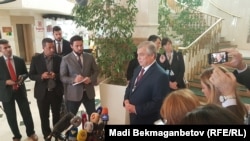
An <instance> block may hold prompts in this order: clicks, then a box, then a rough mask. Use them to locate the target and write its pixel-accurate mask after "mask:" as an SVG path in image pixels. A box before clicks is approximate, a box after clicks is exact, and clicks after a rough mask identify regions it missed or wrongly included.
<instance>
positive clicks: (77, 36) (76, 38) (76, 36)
mask: <svg viewBox="0 0 250 141" xmlns="http://www.w3.org/2000/svg"><path fill="white" fill-rule="evenodd" d="M74 41H83V39H82V37H81V36H79V35H74V36H73V37H71V38H70V41H69V42H70V44H71V45H73V43H74Z"/></svg>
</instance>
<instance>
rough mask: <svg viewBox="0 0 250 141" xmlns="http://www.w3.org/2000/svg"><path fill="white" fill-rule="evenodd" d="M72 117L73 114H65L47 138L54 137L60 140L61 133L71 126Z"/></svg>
mask: <svg viewBox="0 0 250 141" xmlns="http://www.w3.org/2000/svg"><path fill="white" fill-rule="evenodd" d="M73 117H74V114H72V113H67V114H65V115H64V116H63V117H62V118H61V119H60V120H59V121H58V122H57V123H56V124H55V126H54V128H53V131H52V132H51V134H50V135H49V136H48V138H51V136H54V137H55V138H62V134H61V133H62V132H63V131H64V130H65V129H67V128H68V127H69V126H70V125H71V119H72V118H73Z"/></svg>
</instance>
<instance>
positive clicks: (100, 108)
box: [96, 106, 102, 115]
mask: <svg viewBox="0 0 250 141" xmlns="http://www.w3.org/2000/svg"><path fill="white" fill-rule="evenodd" d="M96 112H97V113H98V114H99V115H101V113H102V106H99V107H98V108H97V109H96Z"/></svg>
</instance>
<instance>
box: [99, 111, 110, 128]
mask: <svg viewBox="0 0 250 141" xmlns="http://www.w3.org/2000/svg"><path fill="white" fill-rule="evenodd" d="M101 119H102V121H103V123H104V125H107V123H108V121H109V115H108V108H107V107H103V108H102V114H101Z"/></svg>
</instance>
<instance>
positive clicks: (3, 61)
mask: <svg viewBox="0 0 250 141" xmlns="http://www.w3.org/2000/svg"><path fill="white" fill-rule="evenodd" d="M0 61H1V62H2V63H0V64H5V65H3V66H2V67H4V68H3V70H4V71H5V73H6V74H8V75H9V78H10V73H9V70H8V66H7V64H6V62H5V60H4V57H3V56H2V57H1V59H0Z"/></svg>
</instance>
